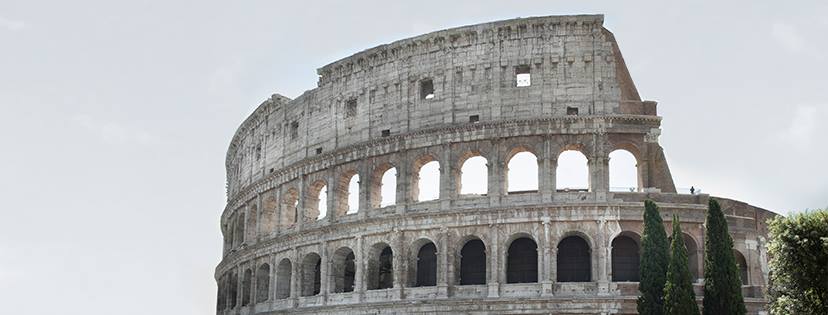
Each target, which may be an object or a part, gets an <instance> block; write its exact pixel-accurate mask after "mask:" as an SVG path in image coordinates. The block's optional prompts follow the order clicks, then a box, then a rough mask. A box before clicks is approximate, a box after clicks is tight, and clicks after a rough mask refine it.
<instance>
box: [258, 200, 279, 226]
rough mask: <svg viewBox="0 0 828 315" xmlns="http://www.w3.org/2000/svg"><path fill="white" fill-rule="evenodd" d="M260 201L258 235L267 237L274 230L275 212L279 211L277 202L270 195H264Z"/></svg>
mask: <svg viewBox="0 0 828 315" xmlns="http://www.w3.org/2000/svg"><path fill="white" fill-rule="evenodd" d="M264 196H265V197H264V200H262V215H261V220H260V221H261V222H260V223H259V235H260V236H267V235H268V234H270V233H273V232H274V231H275V230H276V221H277V218H276V212H277V211H278V210H279V200H278V199H277V198H276V196H275V195H274V194H272V193H266V194H265V195H264Z"/></svg>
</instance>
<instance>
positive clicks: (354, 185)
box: [346, 174, 359, 214]
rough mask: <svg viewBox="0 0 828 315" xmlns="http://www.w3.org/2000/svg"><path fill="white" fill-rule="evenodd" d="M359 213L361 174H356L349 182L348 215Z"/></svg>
mask: <svg viewBox="0 0 828 315" xmlns="http://www.w3.org/2000/svg"><path fill="white" fill-rule="evenodd" d="M357 211H359V174H354V175H353V176H351V179H350V180H349V181H348V210H347V211H346V214H351V213H357Z"/></svg>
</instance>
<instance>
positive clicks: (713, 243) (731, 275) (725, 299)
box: [703, 198, 747, 315]
mask: <svg viewBox="0 0 828 315" xmlns="http://www.w3.org/2000/svg"><path fill="white" fill-rule="evenodd" d="M706 224H707V230H706V231H705V237H704V302H703V305H704V314H705V315H707V314H710V315H719V314H733V315H743V314H745V313H746V312H747V310H746V309H745V301H744V299H743V298H742V279H741V278H740V275H739V267H738V266H737V265H736V258H735V257H733V238H731V237H730V233H729V232H728V228H727V220H725V216H724V213H723V212H722V209H721V207H720V206H719V202H718V201H716V200H715V199H713V198H710V202H709V206H708V209H707V221H706Z"/></svg>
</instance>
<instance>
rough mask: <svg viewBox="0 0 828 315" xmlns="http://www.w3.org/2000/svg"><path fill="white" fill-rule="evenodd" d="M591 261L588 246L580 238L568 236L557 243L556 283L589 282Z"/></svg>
mask: <svg viewBox="0 0 828 315" xmlns="http://www.w3.org/2000/svg"><path fill="white" fill-rule="evenodd" d="M591 279H592V260H591V259H590V250H589V244H587V242H586V241H585V240H584V239H583V238H581V237H580V236H574V235H573V236H569V237H566V238H564V239H563V240H561V242H560V243H558V282H589V281H591Z"/></svg>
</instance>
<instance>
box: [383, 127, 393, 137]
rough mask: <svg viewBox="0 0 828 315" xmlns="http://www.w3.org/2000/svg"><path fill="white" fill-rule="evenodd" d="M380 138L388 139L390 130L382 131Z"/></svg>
mask: <svg viewBox="0 0 828 315" xmlns="http://www.w3.org/2000/svg"><path fill="white" fill-rule="evenodd" d="M382 136H383V137H389V136H391V129H385V130H383V131H382Z"/></svg>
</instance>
